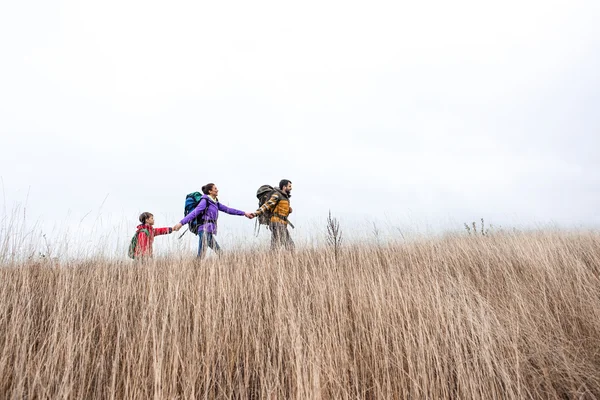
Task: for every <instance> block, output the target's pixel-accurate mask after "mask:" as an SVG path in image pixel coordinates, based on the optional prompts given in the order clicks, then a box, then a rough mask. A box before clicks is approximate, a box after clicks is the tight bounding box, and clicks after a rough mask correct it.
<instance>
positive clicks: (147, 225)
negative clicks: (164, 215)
mask: <svg viewBox="0 0 600 400" xmlns="http://www.w3.org/2000/svg"><path fill="white" fill-rule="evenodd" d="M140 222H141V223H142V224H141V225H138V226H137V232H136V235H137V245H136V246H135V257H134V258H149V257H152V243H153V242H154V236H159V235H168V234H169V233H171V232H173V228H156V229H154V227H153V226H154V215H152V213H149V212H144V213H142V214H141V215H140ZM146 232H148V233H146Z"/></svg>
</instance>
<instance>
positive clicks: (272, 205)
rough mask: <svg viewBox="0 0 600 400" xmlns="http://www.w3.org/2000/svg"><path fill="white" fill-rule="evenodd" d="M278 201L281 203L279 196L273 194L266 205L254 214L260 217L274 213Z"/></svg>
mask: <svg viewBox="0 0 600 400" xmlns="http://www.w3.org/2000/svg"><path fill="white" fill-rule="evenodd" d="M278 201H279V194H277V193H273V195H271V198H270V199H269V200H268V201H267V202H266V203H265V204H263V205H262V206H261V207H260V208H259V209H258V210H256V211H255V212H254V214H256V215H260V214H263V213H265V212H269V211H272V210H273V209H274V208H275V206H276V205H277V202H278Z"/></svg>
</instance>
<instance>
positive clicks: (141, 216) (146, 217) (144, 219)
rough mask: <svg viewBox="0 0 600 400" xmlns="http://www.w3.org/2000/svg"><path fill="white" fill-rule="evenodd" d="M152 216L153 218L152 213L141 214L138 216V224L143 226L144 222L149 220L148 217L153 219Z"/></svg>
mask: <svg viewBox="0 0 600 400" xmlns="http://www.w3.org/2000/svg"><path fill="white" fill-rule="evenodd" d="M153 216H154V214H152V213H149V212H143V213H141V214H140V222H141V223H142V224H145V223H146V220H147V219H148V218H150V217H153Z"/></svg>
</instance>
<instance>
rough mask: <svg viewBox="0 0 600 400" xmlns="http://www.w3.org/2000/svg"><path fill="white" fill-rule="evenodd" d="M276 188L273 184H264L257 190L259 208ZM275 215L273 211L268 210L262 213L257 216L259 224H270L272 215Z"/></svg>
mask: <svg viewBox="0 0 600 400" xmlns="http://www.w3.org/2000/svg"><path fill="white" fill-rule="evenodd" d="M273 192H275V189H274V188H273V186H271V185H262V186H261V187H259V188H258V190H257V191H256V197H257V198H258V208H260V207H262V206H263V204H265V203H266V202H267V201H268V200H269V199H270V198H271V196H272V195H273ZM272 216H273V211H267V212H264V213H262V214H260V215H259V216H258V218H257V221H258V224H259V225H267V226H268V225H269V222H271V217H272Z"/></svg>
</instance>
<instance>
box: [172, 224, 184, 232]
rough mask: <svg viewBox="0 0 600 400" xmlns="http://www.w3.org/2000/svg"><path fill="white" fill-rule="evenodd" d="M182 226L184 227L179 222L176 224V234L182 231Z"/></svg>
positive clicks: (174, 228)
mask: <svg viewBox="0 0 600 400" xmlns="http://www.w3.org/2000/svg"><path fill="white" fill-rule="evenodd" d="M182 226H183V225H181V224H180V223H179V222H178V223H176V224H175V226H174V227H173V230H174V231H175V232H177V231H178V230H180V229H181V227H182Z"/></svg>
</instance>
